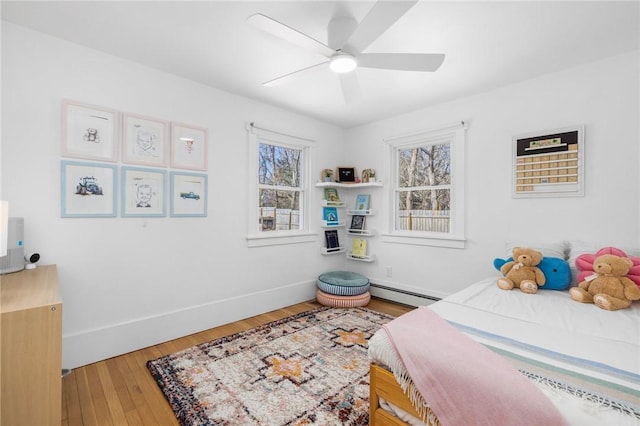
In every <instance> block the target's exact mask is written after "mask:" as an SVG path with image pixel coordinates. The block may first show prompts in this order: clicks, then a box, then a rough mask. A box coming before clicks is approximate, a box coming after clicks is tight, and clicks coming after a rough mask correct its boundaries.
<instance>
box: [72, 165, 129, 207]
mask: <svg viewBox="0 0 640 426" xmlns="http://www.w3.org/2000/svg"><path fill="white" fill-rule="evenodd" d="M116 171H117V166H115V165H112V164H100V163H87V162H80V161H68V160H62V161H61V162H60V173H61V176H60V186H61V188H60V216H61V217H116V216H117V210H116V209H117V200H118V197H117V188H118V186H117V183H118V176H117V172H116Z"/></svg>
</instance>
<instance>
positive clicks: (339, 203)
mask: <svg viewBox="0 0 640 426" xmlns="http://www.w3.org/2000/svg"><path fill="white" fill-rule="evenodd" d="M344 204H345V203H344V201H327V200H322V207H344Z"/></svg>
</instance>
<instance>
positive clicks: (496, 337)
mask: <svg viewBox="0 0 640 426" xmlns="http://www.w3.org/2000/svg"><path fill="white" fill-rule="evenodd" d="M497 278H498V277H497V276H496V277H489V278H487V279H484V280H482V281H479V282H477V283H475V284H473V285H471V286H469V287H467V288H466V289H464V290H462V291H460V292H458V293H456V294H453V295H451V296H449V297H447V298H445V299H443V300H441V301H439V302H436V303H434V304H432V305H430V306H428V307H421V308H418V309H421V310H424V309H429V310H431V311H432V312H435V313H436V314H437V316H438V317H439V318H443V319H445V320H446V322H447V324H448V325H452V326H453V327H454V328H455V329H456V330H457V331H455V332H456V333H458V334H459V332H461V333H462V334H464V335H465V336H469V337H471V338H472V339H473V341H474V342H478V343H480V344H482V346H483V347H484V348H483V349H485V348H489V349H490V350H491V351H490V352H493V353H494V354H499V356H500V358H504V359H505V360H506V361H507V362H509V363H510V364H512V365H513V366H514V367H516V369H517V370H519V372H520V373H521V374H522V376H523V377H526V379H527V380H526V381H530V383H531V384H533V385H534V386H536V387H537V388H538V389H539V390H540V391H541V392H542V394H543V395H544V398H547V399H548V402H550V403H551V404H553V406H554V407H556V408H557V411H558V412H559V413H560V414H561V416H562V418H563V419H564V420H565V421H566V423H568V424H576V425H640V303H634V304H633V305H632V306H631V307H630V308H628V309H624V310H621V311H615V312H612V311H605V310H602V309H599V308H597V307H596V306H594V305H591V304H581V303H578V302H575V301H573V300H571V298H570V296H569V293H568V292H567V291H551V290H546V291H545V290H541V291H539V292H538V293H537V294H535V295H530V294H524V293H522V292H520V291H518V290H512V291H505V290H501V289H499V288H498V287H497V286H496V280H497ZM432 312H429V314H430V315H432ZM409 314H411V313H409ZM409 314H405V315H409ZM405 315H403V316H401V317H398V318H397V319H396V320H394V322H396V321H402V318H403V317H404V316H405ZM405 321H406V320H405ZM443 322H444V321H443ZM389 328H390V329H391V327H389ZM424 328H425V327H421V329H424ZM396 329H397V325H396ZM420 333H422V331H420ZM429 340H430V339H429V330H424V335H423V336H420V337H418V336H416V339H415V341H416V343H415V344H414V346H415V350H416V351H423V352H426V351H428V350H429V348H430V345H429V343H430V342H429ZM467 340H468V339H467ZM474 344H475V343H474ZM476 346H479V345H476ZM431 348H433V345H432V346H431ZM369 358H370V361H371V376H370V379H371V380H370V383H371V384H370V396H371V399H370V420H369V421H370V424H371V425H372V426H375V425H406V424H411V425H424V424H428V425H439V424H440V421H439V419H438V416H437V415H436V414H435V413H434V412H433V411H432V410H431V407H430V405H429V401H425V400H424V398H423V396H422V394H421V393H420V392H419V391H418V390H417V388H416V384H415V383H413V381H412V377H411V375H410V374H409V372H408V371H407V368H406V366H405V365H404V363H403V361H402V357H401V356H399V355H398V351H397V347H396V346H395V345H394V338H393V336H391V335H390V334H389V333H388V332H387V327H385V328H383V329H381V330H379V331H378V332H377V333H376V334H375V335H374V336H372V338H371V339H370V340H369ZM514 371H515V370H514ZM487 409H489V408H487ZM434 411H437V410H435V407H434ZM443 423H444V421H443ZM465 423H466V424H472V423H474V419H468V421H465ZM525 423H526V422H525Z"/></svg>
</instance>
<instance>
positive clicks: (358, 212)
mask: <svg viewBox="0 0 640 426" xmlns="http://www.w3.org/2000/svg"><path fill="white" fill-rule="evenodd" d="M347 214H350V215H351V216H354V215H360V216H373V215H374V214H376V211H375V210H347Z"/></svg>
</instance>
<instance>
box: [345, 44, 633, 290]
mask: <svg viewBox="0 0 640 426" xmlns="http://www.w3.org/2000/svg"><path fill="white" fill-rule="evenodd" d="M471 72H472V71H471ZM639 77H640V72H639V66H638V52H635V53H630V54H625V55H622V56H616V57H612V58H609V59H607V60H604V61H601V62H597V63H593V64H589V65H584V66H580V67H576V68H573V69H569V70H566V71H562V72H558V73H554V74H550V75H546V76H543V77H540V78H537V79H534V80H530V81H526V82H523V83H520V84H516V85H511V86H508V87H503V88H501V89H498V90H495V91H492V92H488V93H484V94H479V95H476V96H472V97H468V98H464V99H460V100H458V101H455V102H450V103H447V104H443V105H439V106H437V107H434V108H428V109H423V110H420V111H415V112H412V113H409V114H404V115H402V116H398V117H393V118H389V119H386V120H382V121H379V122H376V123H372V124H369V125H364V126H361V127H358V128H354V129H350V130H348V131H347V134H346V140H347V141H348V143H347V148H346V149H347V152H346V154H345V156H346V158H351V159H353V160H354V161H352V163H354V164H355V165H357V166H358V167H359V168H363V167H373V168H375V169H377V170H380V171H381V175H382V177H383V178H384V179H386V180H388V172H387V171H385V169H384V167H385V165H384V164H382V155H381V153H382V149H383V147H382V142H381V140H382V139H383V138H387V137H390V136H395V135H402V134H407V133H412V132H416V131H419V130H423V129H430V128H437V127H438V126H442V125H447V124H451V123H453V122H456V121H460V120H464V121H467V122H469V130H468V142H467V152H466V154H467V155H466V161H467V169H466V200H465V201H466V209H467V222H466V225H467V228H466V229H467V238H468V240H467V244H466V249H464V250H458V249H443V248H435V247H420V246H401V245H398V244H392V243H384V242H382V241H380V239H379V238H375V239H373V241H372V242H371V249H372V251H374V252H375V254H376V257H377V261H376V262H375V263H373V264H358V265H357V266H358V270H359V271H360V272H362V273H364V274H366V275H368V276H369V277H370V278H371V279H372V281H374V282H376V283H381V284H386V285H389V286H392V287H397V288H403V289H406V290H412V291H417V292H419V293H426V294H430V295H435V296H443V295H446V294H450V293H452V292H454V291H456V290H459V289H461V288H463V287H464V286H465V285H467V284H469V283H471V282H473V281H476V280H478V279H480V278H482V277H486V276H489V275H492V274H494V273H495V272H496V271H495V270H494V269H493V266H492V261H493V259H494V258H495V257H504V253H505V251H504V245H505V242H506V241H510V240H519V241H525V242H531V243H535V242H556V241H561V240H575V239H581V240H586V241H591V242H594V243H595V244H596V245H599V244H602V246H605V245H614V246H620V247H625V248H637V247H638V244H639V240H640V238H639V237H640V230H639V223H638V216H639V203H640V199H639V188H638V182H639V180H638V179H639V176H638V175H639V173H638V168H639V167H638V155H639V146H640V143H639V141H640V131H639V116H640V110H639V107H638V100H639V96H638V94H639V90H640V88H639ZM416 95H417V96H418V94H416ZM578 124H584V125H585V127H586V131H585V135H586V137H585V148H586V157H585V160H586V163H585V170H586V173H585V185H586V186H585V192H586V194H585V196H584V197H580V198H541V199H512V198H511V193H510V179H511V164H512V163H511V156H512V137H513V136H514V135H519V134H523V133H528V132H536V131H545V130H551V129H555V128H562V127H567V126H572V125H578ZM384 190H388V187H387V188H385V189H384ZM380 191H381V190H380ZM370 192H371V193H372V194H373V199H372V203H374V204H375V203H377V202H379V200H380V199H381V196H382V195H381V192H379V191H378V190H372V191H370ZM374 208H378V209H379V208H384V206H383V207H380V205H379V204H378V205H376V206H375V207H374ZM383 213H384V212H383ZM371 219H372V220H371V222H370V223H371V224H372V226H377V227H379V228H381V230H383V231H385V230H388V229H387V228H386V223H387V222H386V217H385V215H384V214H382V215H379V216H376V217H373V218H371ZM387 266H390V267H392V271H393V272H392V277H391V278H388V277H387V276H386V267H387Z"/></svg>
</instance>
